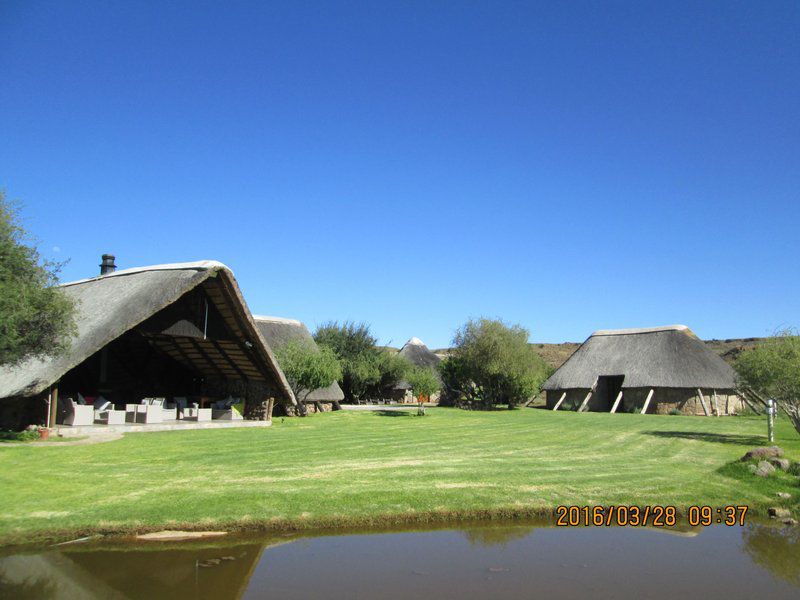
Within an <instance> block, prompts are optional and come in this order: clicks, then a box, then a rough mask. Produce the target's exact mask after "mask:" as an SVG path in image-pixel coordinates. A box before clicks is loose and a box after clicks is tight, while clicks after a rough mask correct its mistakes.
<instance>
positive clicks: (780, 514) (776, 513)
mask: <svg viewBox="0 0 800 600" xmlns="http://www.w3.org/2000/svg"><path fill="white" fill-rule="evenodd" d="M769 516H770V517H772V518H773V519H790V518H791V517H792V511H790V510H789V509H788V508H783V507H781V506H773V507H771V508H770V509H769Z"/></svg>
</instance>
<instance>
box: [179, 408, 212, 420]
mask: <svg viewBox="0 0 800 600" xmlns="http://www.w3.org/2000/svg"><path fill="white" fill-rule="evenodd" d="M211 413H212V409H210V408H198V407H197V404H195V405H194V406H191V407H189V408H184V409H183V420H184V421H198V422H201V421H210V420H211Z"/></svg>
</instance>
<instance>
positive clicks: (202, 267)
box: [59, 260, 233, 287]
mask: <svg viewBox="0 0 800 600" xmlns="http://www.w3.org/2000/svg"><path fill="white" fill-rule="evenodd" d="M210 269H227V270H228V271H231V269H230V268H229V267H228V266H227V265H225V264H224V263H221V262H219V261H218V260H196V261H191V262H180V263H164V264H160V265H149V266H144V267H131V268H129V269H119V270H117V271H114V272H113V273H106V274H105V275H95V276H94V277H86V278H84V279H77V280H75V281H67V282H65V283H62V284H59V287H68V286H70V285H77V284H80V283H88V282H89V281H98V280H100V279H108V278H110V277H124V276H125V275H135V274H137V273H148V272H152V271H207V270H210ZM231 273H233V271H231Z"/></svg>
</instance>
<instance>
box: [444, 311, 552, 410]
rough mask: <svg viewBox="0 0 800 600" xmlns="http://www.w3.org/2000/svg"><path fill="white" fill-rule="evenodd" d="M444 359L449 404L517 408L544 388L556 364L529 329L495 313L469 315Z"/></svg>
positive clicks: (445, 395)
mask: <svg viewBox="0 0 800 600" xmlns="http://www.w3.org/2000/svg"><path fill="white" fill-rule="evenodd" d="M453 346H454V347H453V349H452V350H451V353H450V356H449V357H448V358H446V359H445V360H444V361H442V363H441V364H440V368H439V372H440V374H441V376H442V383H443V389H444V392H443V394H442V396H443V402H442V401H441V400H440V403H441V404H444V405H451V406H452V405H456V406H461V407H463V408H477V409H482V410H490V409H492V408H494V406H495V405H497V404H503V405H506V406H508V408H513V407H514V406H516V405H517V404H520V403H522V402H525V401H526V400H529V399H530V398H532V397H533V396H534V395H536V394H537V393H538V392H539V391H540V387H541V385H542V383H544V381H545V379H547V377H548V376H549V375H550V373H551V372H552V369H551V368H550V367H548V365H547V364H546V363H545V362H544V360H542V358H541V357H540V356H539V355H538V354H536V352H535V351H534V350H533V348H532V347H531V346H530V345H529V344H528V331H527V330H526V329H525V328H523V327H521V326H520V325H512V326H508V325H506V324H505V323H503V322H502V321H499V320H491V319H478V320H470V321H467V323H466V324H465V325H464V326H463V327H461V328H460V329H459V330H458V331H456V334H455V336H454V338H453Z"/></svg>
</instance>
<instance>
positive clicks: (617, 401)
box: [611, 390, 622, 414]
mask: <svg viewBox="0 0 800 600" xmlns="http://www.w3.org/2000/svg"><path fill="white" fill-rule="evenodd" d="M620 400H622V390H620V391H619V394H617V399H616V400H614V406H612V407H611V414H614V413H615V412H617V407H618V406H619V403H620Z"/></svg>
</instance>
